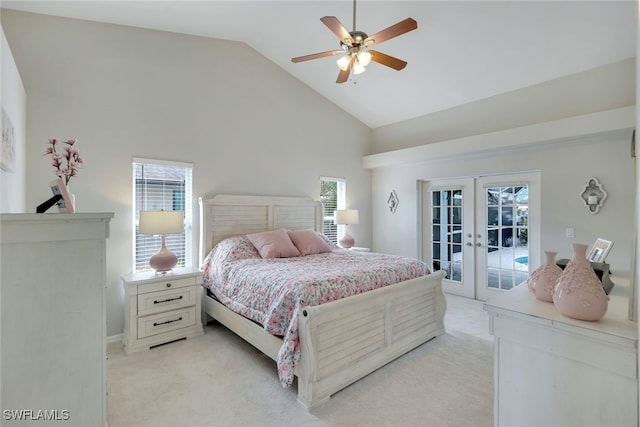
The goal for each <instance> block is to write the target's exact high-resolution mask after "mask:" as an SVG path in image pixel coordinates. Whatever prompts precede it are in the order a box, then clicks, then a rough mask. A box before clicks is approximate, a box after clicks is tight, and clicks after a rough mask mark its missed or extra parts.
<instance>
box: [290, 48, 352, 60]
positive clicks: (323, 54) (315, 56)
mask: <svg viewBox="0 0 640 427" xmlns="http://www.w3.org/2000/svg"><path fill="white" fill-rule="evenodd" d="M339 53H343V51H342V50H328V51H326V52H319V53H312V54H311V55H304V56H298V57H295V58H291V62H303V61H310V60H312V59H318V58H324V57H326V56H333V55H337V54H339Z"/></svg>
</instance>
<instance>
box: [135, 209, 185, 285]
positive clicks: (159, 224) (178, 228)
mask: <svg viewBox="0 0 640 427" xmlns="http://www.w3.org/2000/svg"><path fill="white" fill-rule="evenodd" d="M183 231H184V221H183V212H182V211H140V225H139V228H138V232H139V233H140V234H160V235H162V247H161V248H160V251H159V252H158V253H157V254H155V255H154V256H152V257H151V259H149V265H150V266H151V268H153V269H154V270H155V271H156V272H157V273H166V272H167V271H171V269H172V268H173V267H175V265H176V264H177V263H178V257H176V254H174V253H173V252H171V251H170V250H169V249H167V245H166V239H165V237H166V235H167V234H179V233H182V232H183Z"/></svg>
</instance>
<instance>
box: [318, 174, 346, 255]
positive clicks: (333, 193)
mask: <svg viewBox="0 0 640 427" xmlns="http://www.w3.org/2000/svg"><path fill="white" fill-rule="evenodd" d="M346 188H347V182H346V180H344V179H342V178H330V177H320V201H322V206H323V222H322V232H323V233H324V235H325V236H327V237H328V238H329V240H331V241H332V242H333V243H337V242H338V236H341V235H342V234H344V226H343V225H336V224H335V223H334V221H333V218H334V214H335V211H337V210H339V209H344V208H345V205H346V194H347V191H346Z"/></svg>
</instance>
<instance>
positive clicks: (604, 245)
mask: <svg viewBox="0 0 640 427" xmlns="http://www.w3.org/2000/svg"><path fill="white" fill-rule="evenodd" d="M612 247H613V242H612V241H610V240H605V239H601V238H597V239H596V241H595V242H594V243H593V245H592V246H591V250H590V251H589V254H588V255H587V259H588V260H589V261H591V262H604V260H605V259H606V258H607V255H609V251H611V248H612Z"/></svg>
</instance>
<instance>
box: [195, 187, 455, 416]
mask: <svg viewBox="0 0 640 427" xmlns="http://www.w3.org/2000/svg"><path fill="white" fill-rule="evenodd" d="M199 202H200V230H201V238H200V259H201V260H203V261H204V260H205V258H206V257H207V255H208V254H209V253H210V251H211V249H212V248H214V247H216V250H218V249H219V247H220V246H222V244H221V245H218V246H216V245H217V244H218V243H220V242H223V241H224V242H223V244H227V243H228V242H230V241H235V240H236V239H238V236H246V235H252V234H253V233H260V232H264V231H267V230H281V229H285V230H317V231H320V230H321V229H322V206H321V204H320V203H319V202H317V201H314V200H312V199H310V198H304V197H266V196H234V195H219V196H216V197H213V198H211V199H202V198H200V199H199ZM234 236H236V237H234ZM336 252H343V253H344V254H345V255H348V256H352V257H355V256H364V257H368V256H383V255H380V254H359V255H356V254H351V253H348V252H349V251H345V250H338V251H336ZM328 255H329V256H331V254H328ZM301 258H306V257H301ZM309 258H311V257H309ZM297 261H298V260H296V259H291V260H288V261H287V262H297ZM248 262H251V260H249V261H248ZM252 265H254V266H255V264H252ZM253 268H255V267H250V268H249V269H253ZM443 277H444V273H443V272H440V271H438V272H434V273H430V274H426V275H422V276H419V277H416V278H412V279H409V280H402V281H400V282H398V283H394V284H390V285H388V286H384V287H380V288H378V289H373V290H368V291H367V292H362V293H358V294H356V295H353V296H348V297H346V298H342V299H338V300H335V301H330V302H326V303H321V304H319V305H301V306H300V307H299V311H298V312H297V315H296V316H295V317H294V319H296V318H297V322H294V321H292V322H291V323H292V325H293V324H294V323H295V325H294V326H297V328H294V329H295V333H296V336H295V343H296V344H297V345H296V346H295V350H296V359H295V361H294V364H293V365H291V367H292V370H293V372H292V373H291V374H293V373H294V374H295V377H297V387H298V401H299V402H300V403H301V404H303V405H304V406H305V407H306V408H307V409H311V408H313V407H316V406H318V405H320V404H322V403H323V402H325V401H327V400H328V399H329V397H330V396H331V395H332V394H334V393H336V392H337V391H339V390H341V389H343V388H344V387H346V386H348V385H349V384H352V383H353V382H355V381H357V380H358V379H360V378H362V377H364V376H365V375H368V374H369V373H371V372H373V371H374V370H376V369H378V368H379V367H381V366H383V365H385V364H386V363H388V362H390V361H392V360H394V359H396V358H397V357H399V356H401V355H403V354H405V353H406V352H408V351H410V350H412V349H413V348H415V347H417V346H419V345H421V344H423V343H424V342H426V341H429V340H430V339H432V338H434V337H436V336H438V335H441V334H443V333H444V331H445V330H444V320H443V319H444V313H445V309H446V303H445V299H444V294H443V293H442V286H441V285H442V279H443ZM221 300H222V301H224V298H222V299H221V298H215V297H213V296H212V295H210V294H209V293H208V292H207V290H206V289H205V288H203V304H202V307H203V316H205V317H206V316H210V317H212V318H213V319H215V320H217V321H218V322H220V323H221V324H223V325H224V326H226V327H227V328H229V329H230V330H231V331H233V332H234V333H236V334H237V335H239V336H240V337H242V338H243V339H244V340H246V341H247V342H249V343H250V344H251V345H253V346H254V347H256V348H257V349H258V350H260V351H261V352H263V353H264V354H265V355H267V356H269V357H270V358H271V359H273V360H274V361H276V362H278V373H279V376H280V378H281V382H283V376H282V372H281V365H280V364H281V362H282V354H284V353H285V352H281V349H285V347H286V346H287V345H289V346H290V345H291V342H290V341H291V340H290V338H291V336H290V335H289V334H288V333H286V334H284V336H278V335H272V334H269V333H266V332H265V329H267V327H265V326H263V325H261V324H259V323H258V322H256V321H255V320H251V319H250V317H251V316H248V315H247V313H243V314H245V315H244V316H243V315H241V314H238V313H236V312H235V311H232V310H231V309H230V308H227V306H226V305H225V304H223V303H222V302H221ZM225 302H226V303H227V304H228V305H230V306H233V305H232V304H229V301H225ZM234 309H237V307H234ZM203 320H205V321H206V319H203ZM292 349H293V348H292ZM279 356H280V360H279ZM283 366H285V369H284V370H285V371H286V369H287V368H286V367H287V366H288V365H283ZM291 376H293V375H291ZM285 379H286V372H285ZM285 383H286V384H285ZM289 383H290V381H288V380H286V381H284V382H283V385H288V384H289Z"/></svg>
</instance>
